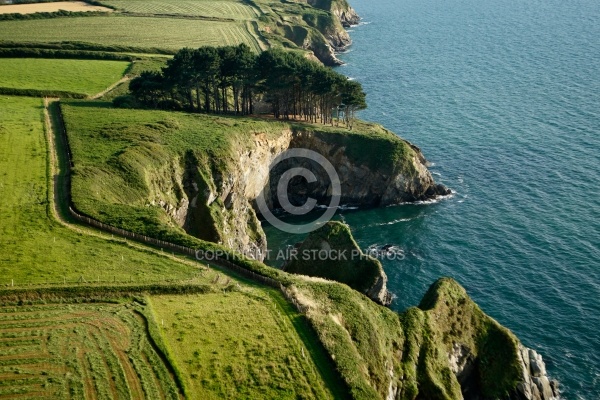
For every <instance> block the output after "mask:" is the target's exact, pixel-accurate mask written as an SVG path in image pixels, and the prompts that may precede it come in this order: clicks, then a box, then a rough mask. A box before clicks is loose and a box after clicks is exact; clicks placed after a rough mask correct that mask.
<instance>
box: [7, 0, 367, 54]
mask: <svg viewBox="0 0 600 400" xmlns="http://www.w3.org/2000/svg"><path fill="white" fill-rule="evenodd" d="M93 4H95V5H103V6H106V7H108V8H110V9H114V10H116V11H115V12H111V13H104V14H102V13H97V12H90V13H83V12H82V13H80V12H67V11H60V12H52V13H36V14H28V15H17V14H9V15H4V16H0V45H1V43H2V42H4V41H13V42H36V43H39V44H40V45H44V44H46V43H54V44H57V43H60V42H64V41H81V42H86V43H87V44H101V45H105V46H106V45H119V46H137V47H159V48H160V52H165V51H167V52H174V51H177V50H179V49H181V48H183V47H199V46H206V45H210V46H219V45H237V44H240V43H245V44H247V45H248V46H249V47H250V48H252V49H253V51H256V52H258V51H260V50H265V49H267V48H270V47H271V48H273V47H283V48H288V49H291V50H294V51H299V52H302V53H307V52H309V54H311V53H312V54H313V57H315V56H316V58H318V59H320V60H321V61H323V62H324V63H326V64H329V65H334V64H338V63H339V61H338V60H337V59H336V58H335V55H334V53H333V50H332V48H335V49H341V48H344V47H345V46H347V45H348V44H349V43H350V39H349V37H348V35H347V34H346V32H345V31H344V30H343V28H342V23H345V24H348V23H349V21H348V20H347V17H346V15H349V10H351V9H350V7H349V6H348V4H347V3H346V1H345V0H335V1H326V2H316V3H315V4H314V7H313V6H309V5H308V4H303V3H295V2H286V1H275V2H271V1H263V0H257V1H249V2H245V1H238V0H223V1H212V0H185V1H181V0H151V1H142V0H139V1H138V0H131V1H120V0H106V1H103V2H96V1H94V2H93ZM338 15H340V16H342V19H341V20H340V18H339V17H338ZM352 15H353V18H355V20H354V22H356V21H357V19H356V18H357V17H356V16H355V14H352ZM67 21H68V22H67ZM157 44H158V45H157ZM310 52H311V53H310ZM150 53H157V52H150Z"/></svg>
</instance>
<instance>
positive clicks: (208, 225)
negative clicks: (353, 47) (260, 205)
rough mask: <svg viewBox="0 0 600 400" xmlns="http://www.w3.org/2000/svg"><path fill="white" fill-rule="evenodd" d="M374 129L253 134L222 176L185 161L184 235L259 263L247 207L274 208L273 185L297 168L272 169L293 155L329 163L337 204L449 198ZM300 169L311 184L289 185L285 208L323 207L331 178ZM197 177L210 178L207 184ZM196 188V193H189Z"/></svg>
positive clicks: (396, 141)
mask: <svg viewBox="0 0 600 400" xmlns="http://www.w3.org/2000/svg"><path fill="white" fill-rule="evenodd" d="M373 129H374V128H373ZM377 129H378V130H379V131H378V133H377V134H374V133H370V134H367V133H365V134H359V133H348V132H343V131H339V132H335V131H334V132H320V131H313V130H303V129H297V128H296V129H287V130H283V131H281V133H280V134H279V135H276V136H273V135H266V134H261V133H254V134H252V140H251V144H250V145H248V146H236V147H235V148H234V149H233V152H232V154H233V160H232V162H231V166H230V167H229V168H227V169H226V170H224V171H220V170H218V169H217V168H215V167H213V166H210V165H205V166H204V167H202V168H198V166H195V165H194V161H188V167H187V168H186V170H187V171H191V172H188V178H189V179H188V182H187V183H186V184H185V186H186V187H187V188H188V190H187V197H188V198H189V205H187V204H186V207H187V213H188V216H187V217H186V223H185V225H184V226H183V227H184V228H185V229H186V231H188V232H189V233H191V234H193V235H194V236H196V237H199V238H201V239H204V240H209V241H213V242H217V243H218V242H221V243H223V244H225V245H227V246H228V247H230V248H232V249H234V250H236V251H238V252H242V253H244V254H247V255H252V256H253V257H254V258H256V259H258V260H263V259H264V254H265V251H266V239H265V236H264V233H263V231H262V228H261V226H260V222H259V220H258V218H257V215H256V211H255V210H254V208H253V205H254V202H255V199H256V198H257V197H258V195H259V194H260V193H261V191H263V190H264V191H265V198H266V202H267V204H268V206H269V208H270V209H277V208H279V207H280V204H279V202H278V199H277V197H276V196H275V193H276V192H277V189H276V187H277V183H278V182H279V178H280V177H281V174H282V173H283V172H285V171H287V170H289V169H290V168H294V167H296V166H298V165H300V164H298V163H301V162H302V160H298V159H289V160H286V161H284V162H281V163H280V164H278V165H277V166H275V167H274V168H272V169H270V166H271V163H272V162H273V160H274V159H275V158H276V157H277V156H278V155H279V154H281V153H282V152H284V151H285V150H287V149H292V148H303V149H309V150H313V151H315V152H317V153H319V154H321V155H322V156H324V157H325V158H326V159H327V160H328V161H329V162H331V164H332V165H333V167H334V168H335V170H336V171H337V173H338V175H339V178H340V181H341V182H342V185H341V199H340V200H341V204H351V205H354V206H358V207H378V206H386V205H390V204H398V203H403V202H411V201H417V200H426V199H431V198H435V197H437V196H440V195H446V194H448V193H449V190H448V189H446V188H445V187H443V186H442V185H438V184H436V183H435V182H434V180H433V178H432V176H431V174H430V173H429V171H428V170H427V167H426V165H425V162H426V161H425V159H424V157H423V155H422V154H421V152H420V151H419V150H418V149H417V148H416V147H414V146H412V145H410V144H409V143H408V142H406V141H404V140H402V139H400V138H398V137H397V136H396V135H394V134H393V133H391V132H388V131H384V130H382V129H383V128H381V127H377ZM302 165H303V166H305V167H307V168H308V169H310V170H311V171H313V172H314V174H315V175H316V176H317V182H316V183H315V184H312V185H311V186H306V185H303V184H302V182H301V183H300V184H298V185H290V188H289V199H290V201H291V202H293V203H296V204H304V203H305V202H306V200H307V198H309V197H311V198H314V199H316V200H317V202H318V203H319V204H329V203H328V201H329V198H330V194H331V193H330V187H331V186H330V185H331V180H330V178H329V177H328V176H327V174H326V173H325V171H324V170H323V169H322V168H320V167H319V166H318V165H314V164H302ZM198 170H211V171H213V172H212V174H210V176H207V175H205V174H204V175H202V174H199V173H198ZM194 171H195V172H194ZM194 187H196V188H197V190H195V191H194V190H191V191H190V188H192V189H193V188H194ZM184 203H185V202H183V203H181V204H184Z"/></svg>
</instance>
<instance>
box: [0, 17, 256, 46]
mask: <svg viewBox="0 0 600 400" xmlns="http://www.w3.org/2000/svg"><path fill="white" fill-rule="evenodd" d="M250 28H251V27H250V25H247V24H246V23H245V22H243V21H239V22H237V21H236V22H228V21H206V20H195V19H184V18H156V17H128V16H123V15H111V16H100V17H72V18H68V19H65V18H52V19H40V20H24V21H0V40H11V41H15V42H60V41H80V42H90V43H100V44H103V45H127V46H139V47H159V48H161V49H170V50H178V49H180V48H182V47H200V46H223V45H238V44H240V43H246V44H247V45H248V46H250V47H251V48H253V49H256V50H257V51H259V50H260V46H259V43H258V41H257V39H256V37H255V36H254V35H253V33H251V30H250Z"/></svg>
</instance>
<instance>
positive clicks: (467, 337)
mask: <svg viewBox="0 0 600 400" xmlns="http://www.w3.org/2000/svg"><path fill="white" fill-rule="evenodd" d="M314 279H315V278H313V281H308V282H306V283H302V282H300V281H298V283H296V284H295V285H294V286H292V287H290V288H289V291H288V296H289V297H291V298H292V299H293V300H294V301H295V302H296V303H298V304H300V308H301V309H302V310H304V312H305V314H306V316H307V318H308V319H309V320H310V321H311V323H312V324H313V326H314V327H315V329H316V331H317V332H318V334H319V336H320V339H321V341H322V342H323V344H324V345H325V346H326V348H327V349H328V351H329V353H330V354H332V357H333V359H334V361H335V362H336V365H337V367H338V370H339V371H340V372H341V374H342V375H343V377H344V378H345V379H346V381H347V382H349V386H350V388H351V393H352V397H353V398H355V399H370V400H371V399H386V400H394V399H397V400H417V399H427V400H449V399H456V400H459V399H467V400H484V399H513V400H551V399H555V398H557V395H558V385H557V383H556V382H554V381H551V380H549V379H548V377H547V376H546V372H545V367H544V364H543V361H542V359H541V356H540V355H539V354H537V353H536V352H535V351H534V350H531V349H528V348H526V347H525V346H524V345H523V344H522V343H521V342H520V341H519V340H518V339H517V338H516V337H515V336H514V335H513V334H512V333H511V332H510V331H509V330H508V329H506V328H505V327H503V326H501V325H500V324H499V323H498V322H497V321H495V320H494V319H492V318H490V317H489V316H488V315H486V314H485V313H484V312H483V311H482V310H481V309H480V308H479V307H478V306H477V304H475V303H474V302H473V301H472V300H471V298H470V297H469V296H468V295H467V293H466V291H465V289H464V288H462V287H461V286H460V285H459V284H458V283H457V282H456V281H454V280H452V279H450V278H442V279H440V280H438V281H437V282H435V283H434V284H433V285H432V286H431V287H430V288H429V290H428V291H427V293H426V294H425V296H424V297H423V299H422V301H421V303H420V304H419V306H418V307H411V308H409V309H408V310H406V311H405V312H403V313H400V314H397V313H394V312H392V311H391V310H389V309H385V307H381V306H377V305H376V304H375V303H373V302H370V301H369V300H368V299H365V298H364V297H363V296H357V295H353V294H352V293H350V290H351V289H349V288H348V289H345V288H344V287H336V286H335V285H334V284H333V283H326V282H320V281H316V280H314ZM368 303H372V304H368ZM349 360H352V361H351V362H349Z"/></svg>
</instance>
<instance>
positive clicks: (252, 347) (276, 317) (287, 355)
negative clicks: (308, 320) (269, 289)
mask: <svg viewBox="0 0 600 400" xmlns="http://www.w3.org/2000/svg"><path fill="white" fill-rule="evenodd" d="M152 308H153V310H154V312H155V315H156V318H157V321H160V323H159V325H160V326H161V331H162V334H163V336H164V337H165V339H166V341H167V342H168V343H169V346H170V349H171V352H172V353H173V355H174V358H175V360H176V362H177V364H178V365H179V366H180V368H181V369H182V371H183V373H184V375H185V377H186V380H187V384H188V386H189V388H190V389H191V392H192V393H193V397H192V398H194V399H202V400H205V399H206V400H208V399H224V398H227V399H258V398H262V399H300V398H301V399H326V398H333V395H332V392H331V391H330V389H329V388H328V385H327V383H326V382H325V381H324V380H323V379H322V378H321V376H320V375H319V372H318V370H317V367H316V365H315V364H314V362H313V360H312V358H311V356H312V355H311V353H309V351H308V350H307V349H306V348H305V347H304V346H305V345H304V344H303V342H302V340H301V339H300V337H299V336H298V333H297V332H296V331H295V329H294V327H293V326H292V323H291V322H290V320H289V319H288V316H287V315H286V313H285V312H284V310H283V309H281V308H280V307H279V305H278V304H277V303H276V302H275V301H274V300H273V299H272V298H271V296H269V295H267V294H265V292H264V291H258V290H250V291H244V292H240V291H233V292H227V293H225V294H222V293H219V294H203V295H195V296H191V295H190V296H154V297H152ZM163 323H164V324H163Z"/></svg>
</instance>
